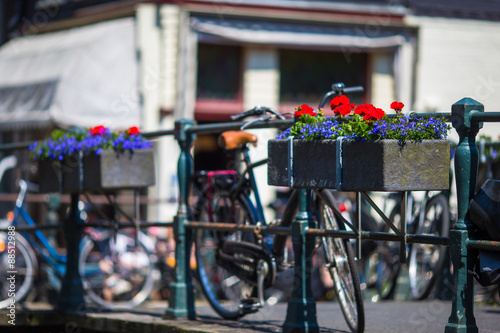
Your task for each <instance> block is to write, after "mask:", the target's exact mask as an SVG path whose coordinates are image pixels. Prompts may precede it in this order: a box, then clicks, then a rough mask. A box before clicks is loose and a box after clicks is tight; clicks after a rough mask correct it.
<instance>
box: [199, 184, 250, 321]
mask: <svg viewBox="0 0 500 333" xmlns="http://www.w3.org/2000/svg"><path fill="white" fill-rule="evenodd" d="M199 198H200V199H199V201H198V202H197V203H196V206H195V213H194V216H195V219H196V220H197V221H202V222H222V223H233V224H235V225H236V224H238V225H241V224H250V225H254V224H255V223H256V219H255V215H254V213H253V211H254V210H253V209H252V207H253V205H252V203H251V202H250V199H249V197H248V196H247V195H246V194H244V193H240V194H239V195H238V196H236V197H232V196H231V194H230V193H229V191H228V190H225V189H218V188H215V189H213V193H212V194H211V195H210V198H211V199H210V202H208V198H209V197H208V196H207V193H203V194H202V195H201V196H199ZM208 205H210V208H211V209H210V210H209V209H208ZM226 240H231V241H245V242H248V243H254V242H256V239H255V237H254V235H253V234H250V233H243V232H240V231H213V230H203V229H198V230H196V231H195V235H194V243H195V255H196V269H197V278H198V280H199V282H200V285H201V289H202V291H203V294H204V295H205V298H206V299H207V301H208V302H209V303H210V305H211V306H212V308H213V309H214V311H215V312H217V313H218V314H219V315H220V316H221V317H223V318H226V319H230V320H236V319H238V318H240V317H242V316H244V315H245V314H246V313H245V312H243V311H242V310H241V307H240V305H241V304H242V301H243V302H244V300H246V299H251V298H252V297H253V295H254V286H253V285H251V284H249V283H247V282H245V281H243V280H242V279H240V278H238V277H237V276H236V275H233V274H231V273H230V272H229V271H227V270H226V269H225V268H223V267H222V266H221V265H220V262H219V260H221V259H220V252H219V248H220V246H222V244H223V242H224V241H226ZM242 259H243V260H246V259H247V258H242Z"/></svg>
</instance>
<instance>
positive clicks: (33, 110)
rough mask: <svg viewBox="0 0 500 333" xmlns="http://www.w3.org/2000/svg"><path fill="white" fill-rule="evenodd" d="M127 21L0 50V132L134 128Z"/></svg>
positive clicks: (131, 30)
mask: <svg viewBox="0 0 500 333" xmlns="http://www.w3.org/2000/svg"><path fill="white" fill-rule="evenodd" d="M137 71H138V64H137V58H136V48H135V24H134V19H133V18H127V19H120V20H114V21H108V22H104V23H99V24H94V25H90V26H85V27H80V28H74V29H70V30H64V31H60V32H54V33H47V34H42V35H33V36H26V37H20V38H16V39H13V40H11V41H9V42H8V43H6V44H5V45H3V46H2V47H1V48H0V130H2V129H3V130H11V129H22V128H32V127H44V126H53V125H54V124H55V125H58V126H61V127H70V126H80V127H91V126H95V125H105V126H108V127H111V128H126V127H129V126H133V125H140V124H139V121H140V107H139V98H138V88H137Z"/></svg>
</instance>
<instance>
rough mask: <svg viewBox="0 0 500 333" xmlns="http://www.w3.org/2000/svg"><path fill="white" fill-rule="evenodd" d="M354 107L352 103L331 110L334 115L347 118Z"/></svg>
mask: <svg viewBox="0 0 500 333" xmlns="http://www.w3.org/2000/svg"><path fill="white" fill-rule="evenodd" d="M355 106H356V105H355V104H354V103H350V104H344V105H339V106H337V107H336V108H335V109H334V110H333V112H334V113H335V114H338V115H341V116H344V117H345V116H348V115H350V114H351V113H352V110H354V107H355Z"/></svg>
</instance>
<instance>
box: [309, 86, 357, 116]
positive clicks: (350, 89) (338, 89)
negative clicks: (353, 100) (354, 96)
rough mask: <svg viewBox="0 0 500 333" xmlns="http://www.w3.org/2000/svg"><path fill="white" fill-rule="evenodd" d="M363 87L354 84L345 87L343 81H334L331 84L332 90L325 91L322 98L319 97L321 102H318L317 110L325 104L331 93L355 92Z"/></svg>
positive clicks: (337, 94)
mask: <svg viewBox="0 0 500 333" xmlns="http://www.w3.org/2000/svg"><path fill="white" fill-rule="evenodd" d="M364 90H365V89H364V88H363V87H362V86H354V87H348V88H346V87H345V85H344V84H343V83H340V82H339V83H334V84H332V90H331V91H329V92H327V93H326V94H325V95H324V96H323V98H322V99H321V102H320V103H319V106H318V110H319V109H321V108H323V106H325V103H326V100H327V99H328V98H329V97H330V96H332V95H336V96H339V95H344V94H350V93H355V92H363V91H364Z"/></svg>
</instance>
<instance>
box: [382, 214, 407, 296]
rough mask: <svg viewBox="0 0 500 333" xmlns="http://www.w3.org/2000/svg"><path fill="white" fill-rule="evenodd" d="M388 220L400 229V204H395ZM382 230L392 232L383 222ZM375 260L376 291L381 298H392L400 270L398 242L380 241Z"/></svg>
mask: <svg viewBox="0 0 500 333" xmlns="http://www.w3.org/2000/svg"><path fill="white" fill-rule="evenodd" d="M389 220H390V221H391V222H392V223H393V224H394V226H396V227H397V228H398V229H401V206H400V205H396V207H394V209H393V210H392V211H391V214H390V215H389ZM382 232H386V233H387V232H389V233H394V232H393V231H392V229H391V228H390V227H389V226H388V225H387V224H385V223H384V225H383V226H382ZM377 252H378V261H377V282H376V286H377V292H378V295H379V297H380V299H382V300H389V299H393V298H394V294H395V292H396V286H397V281H398V277H399V274H400V272H401V262H400V255H401V253H400V252H401V247H400V243H399V242H390V241H387V242H380V243H379V246H378V249H377Z"/></svg>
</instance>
